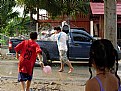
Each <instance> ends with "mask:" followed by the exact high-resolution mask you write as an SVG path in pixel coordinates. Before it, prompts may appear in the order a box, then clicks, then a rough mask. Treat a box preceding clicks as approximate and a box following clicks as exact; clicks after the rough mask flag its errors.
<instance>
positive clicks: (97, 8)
mask: <svg viewBox="0 0 121 91" xmlns="http://www.w3.org/2000/svg"><path fill="white" fill-rule="evenodd" d="M90 7H91V11H92V14H104V3H92V2H90ZM117 14H118V15H121V3H117Z"/></svg>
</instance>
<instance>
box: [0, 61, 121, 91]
mask: <svg viewBox="0 0 121 91" xmlns="http://www.w3.org/2000/svg"><path fill="white" fill-rule="evenodd" d="M17 64H18V61H17V60H0V91H21V88H20V84H19V83H18V82H17ZM59 67H60V64H53V65H52V73H51V74H49V75H48V74H45V73H44V72H43V71H42V69H41V68H40V67H34V73H33V80H32V85H31V91H85V85H84V84H85V83H86V81H87V80H88V79H89V76H90V74H89V72H88V66H82V65H79V64H73V67H74V71H73V73H71V74H68V73H67V72H68V70H69V68H68V66H66V65H65V69H64V72H58V69H59ZM93 73H94V71H93ZM118 74H119V76H120V77H121V63H119V71H118Z"/></svg>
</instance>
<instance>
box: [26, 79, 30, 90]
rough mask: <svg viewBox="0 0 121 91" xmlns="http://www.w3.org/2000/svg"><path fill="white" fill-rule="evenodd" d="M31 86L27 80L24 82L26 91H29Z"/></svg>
mask: <svg viewBox="0 0 121 91" xmlns="http://www.w3.org/2000/svg"><path fill="white" fill-rule="evenodd" d="M30 85H31V81H29V80H27V82H26V91H29V89H30Z"/></svg>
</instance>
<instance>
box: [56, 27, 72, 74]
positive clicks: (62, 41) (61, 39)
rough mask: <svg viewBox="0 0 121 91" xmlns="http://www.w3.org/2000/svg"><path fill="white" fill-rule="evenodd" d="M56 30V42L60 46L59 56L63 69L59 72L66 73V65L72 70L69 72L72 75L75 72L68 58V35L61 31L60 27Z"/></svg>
mask: <svg viewBox="0 0 121 91" xmlns="http://www.w3.org/2000/svg"><path fill="white" fill-rule="evenodd" d="M54 30H56V31H57V34H56V41H57V45H58V51H59V55H60V61H61V68H60V70H59V72H62V71H64V64H65V63H66V64H67V65H68V66H69V68H70V70H69V71H68V73H71V72H72V71H73V69H74V68H73V67H72V65H71V63H70V61H69V60H68V58H67V50H68V48H67V43H66V41H67V35H66V33H65V32H63V31H61V28H60V27H55V28H54Z"/></svg>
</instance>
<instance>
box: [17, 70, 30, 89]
mask: <svg viewBox="0 0 121 91" xmlns="http://www.w3.org/2000/svg"><path fill="white" fill-rule="evenodd" d="M31 80H32V75H29V74H27V73H21V72H20V73H19V74H18V81H19V82H21V86H22V91H29V88H30V85H31ZM25 81H26V84H25Z"/></svg>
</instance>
